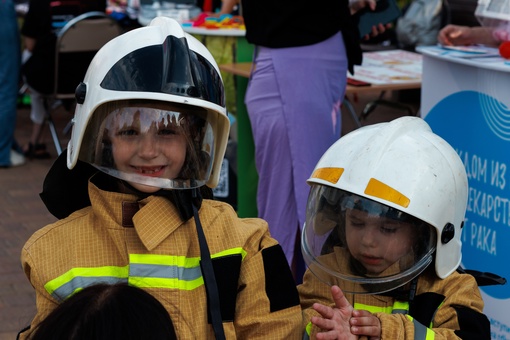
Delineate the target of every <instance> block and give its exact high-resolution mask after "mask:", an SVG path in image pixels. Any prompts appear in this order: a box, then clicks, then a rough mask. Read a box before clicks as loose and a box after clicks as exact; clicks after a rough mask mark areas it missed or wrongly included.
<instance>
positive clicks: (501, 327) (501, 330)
mask: <svg viewBox="0 0 510 340" xmlns="http://www.w3.org/2000/svg"><path fill="white" fill-rule="evenodd" d="M489 319H490V322H491V339H496V340H507V339H510V337H509V336H510V327H509V326H508V325H506V324H504V323H502V322H500V321H498V320H496V319H493V318H489Z"/></svg>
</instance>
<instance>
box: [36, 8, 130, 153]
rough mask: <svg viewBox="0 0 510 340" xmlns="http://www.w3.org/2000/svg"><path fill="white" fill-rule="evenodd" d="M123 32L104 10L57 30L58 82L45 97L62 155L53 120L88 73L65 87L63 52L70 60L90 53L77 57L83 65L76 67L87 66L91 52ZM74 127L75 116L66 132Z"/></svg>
mask: <svg viewBox="0 0 510 340" xmlns="http://www.w3.org/2000/svg"><path fill="white" fill-rule="evenodd" d="M122 33H123V30H122V27H121V26H120V24H119V23H118V22H117V21H115V20H114V19H113V18H111V17H109V16H108V15H106V14H105V13H103V12H87V13H84V14H81V15H79V16H77V17H75V18H73V19H72V20H70V21H69V22H68V23H67V24H66V25H64V27H62V29H61V30H60V31H59V32H58V33H57V41H56V46H55V83H54V87H53V93H51V94H49V95H45V96H44V101H45V108H46V122H47V123H48V126H49V128H50V132H51V136H52V139H53V143H54V144H55V149H56V151H57V153H58V154H59V155H60V154H61V153H62V147H61V145H60V139H59V136H58V133H57V129H56V127H55V123H54V120H53V113H54V111H55V110H56V109H57V108H58V107H60V106H61V105H62V100H69V99H71V100H73V99H74V98H75V88H76V86H78V84H79V82H80V81H81V80H83V78H84V77H85V73H83V75H81V74H80V79H79V80H78V79H76V86H75V87H74V88H72V89H62V87H61V80H62V79H64V78H63V77H66V74H65V73H64V72H63V71H65V70H62V69H61V67H62V66H61V60H62V58H63V56H64V55H65V54H66V56H71V58H70V59H69V60H73V58H74V56H79V55H80V54H81V57H82V58H83V56H84V55H87V56H90V58H88V57H86V58H85V59H86V60H83V59H82V60H77V61H76V62H77V63H78V62H80V63H82V65H76V66H77V67H78V66H79V67H82V68H83V69H84V70H86V69H87V68H88V65H89V64H90V61H91V60H92V55H95V53H96V52H97V51H99V49H101V47H103V45H104V44H106V43H107V42H108V41H110V40H111V39H113V38H115V37H117V36H119V35H120V34H122ZM77 59H78V58H77ZM88 59H90V60H88ZM69 60H68V61H69ZM84 63H86V64H84ZM74 81H75V79H73V80H72V82H74ZM71 127H72V120H71V121H70V122H69V123H68V124H67V126H66V128H65V129H64V134H67V133H68V132H69V131H70V129H71Z"/></svg>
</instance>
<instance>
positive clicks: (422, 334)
mask: <svg viewBox="0 0 510 340" xmlns="http://www.w3.org/2000/svg"><path fill="white" fill-rule="evenodd" d="M412 320H413V324H414V340H434V338H435V336H434V332H433V331H432V330H430V329H428V328H427V327H425V326H424V325H422V324H421V323H419V322H418V321H416V320H415V319H414V318H412Z"/></svg>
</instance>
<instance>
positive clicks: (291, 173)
mask: <svg viewBox="0 0 510 340" xmlns="http://www.w3.org/2000/svg"><path fill="white" fill-rule="evenodd" d="M365 6H370V8H371V9H374V8H375V1H374V0H359V1H354V2H353V1H351V3H350V2H349V1H348V0H320V1H318V2H315V3H311V2H309V1H304V0H298V1H295V0H280V1H276V2H275V1H273V0H242V1H241V9H242V15H243V17H244V21H245V25H246V39H247V40H248V42H250V43H252V44H254V45H256V48H255V56H254V69H253V72H252V74H251V78H250V81H249V84H248V89H247V92H246V97H245V103H246V106H247V110H248V115H249V117H250V121H251V126H252V131H253V138H254V142H255V165H256V168H257V171H258V174H259V183H258V190H257V208H258V214H259V217H261V218H263V219H265V220H266V221H267V222H268V223H269V228H270V231H271V235H273V237H274V238H276V239H277V240H278V241H279V242H280V244H281V245H282V247H283V249H284V251H285V254H286V256H287V260H288V262H289V264H290V265H291V267H292V268H293V272H294V277H295V279H296V281H297V282H298V283H299V282H300V281H301V278H302V274H303V272H304V264H303V261H302V257H301V251H300V246H299V235H300V229H301V227H302V226H303V223H304V221H305V210H306V201H307V197H308V192H309V187H308V185H307V184H306V179H307V178H308V177H309V176H310V174H311V173H312V170H313V168H314V165H315V164H316V163H317V161H318V160H319V158H320V156H321V155H322V154H323V153H324V152H325V151H326V150H327V149H328V147H329V146H331V144H333V143H334V142H335V141H336V140H337V139H338V138H339V137H340V131H341V116H340V106H341V103H342V99H343V97H344V93H345V88H346V82H347V71H348V70H351V71H352V70H353V65H354V64H360V63H361V57H362V55H361V49H360V45H359V42H360V37H359V32H358V29H357V23H356V20H355V19H354V18H353V16H352V13H354V12H355V11H357V10H359V9H361V8H364V7H365ZM374 29H375V30H377V29H376V28H374ZM374 32H375V31H374Z"/></svg>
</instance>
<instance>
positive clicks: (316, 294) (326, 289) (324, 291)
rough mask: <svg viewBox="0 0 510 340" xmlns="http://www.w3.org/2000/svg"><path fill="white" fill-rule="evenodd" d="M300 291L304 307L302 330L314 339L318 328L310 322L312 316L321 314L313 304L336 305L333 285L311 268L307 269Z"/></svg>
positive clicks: (306, 335) (302, 306)
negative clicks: (314, 272)
mask: <svg viewBox="0 0 510 340" xmlns="http://www.w3.org/2000/svg"><path fill="white" fill-rule="evenodd" d="M298 291H299V299H300V303H301V308H302V309H303V322H302V325H301V332H302V334H304V335H305V337H304V338H307V337H310V338H311V339H314V338H315V335H316V334H317V332H318V329H317V327H315V326H313V325H312V324H311V323H310V320H311V318H312V316H320V314H319V313H317V312H316V311H315V310H314V309H313V307H312V306H313V304H314V303H315V302H318V303H320V304H323V305H325V306H334V303H333V302H332V299H331V287H330V286H329V285H327V284H325V283H324V282H322V281H320V280H319V279H318V278H317V277H316V276H315V275H314V274H313V273H312V272H311V271H310V270H306V272H305V276H304V278H303V283H302V284H300V285H299V286H298ZM305 333H306V334H305Z"/></svg>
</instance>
